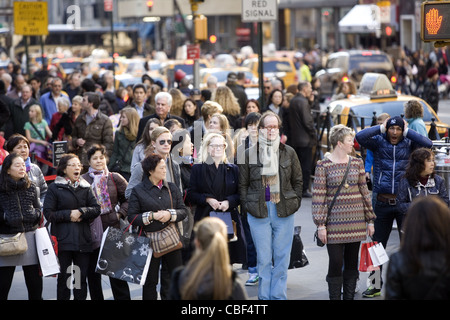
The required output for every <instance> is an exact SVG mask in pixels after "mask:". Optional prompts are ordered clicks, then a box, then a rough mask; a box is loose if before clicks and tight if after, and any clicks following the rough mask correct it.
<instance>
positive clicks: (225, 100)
mask: <svg viewBox="0 0 450 320" xmlns="http://www.w3.org/2000/svg"><path fill="white" fill-rule="evenodd" d="M212 100H214V101H216V102H217V103H218V104H220V105H221V106H222V108H223V113H224V114H226V115H231V116H236V115H239V114H240V113H241V107H240V106H239V102H238V99H237V98H236V97H235V96H234V93H233V91H231V89H230V88H228V87H227V86H220V87H217V89H216V90H215V91H214V93H213V97H212Z"/></svg>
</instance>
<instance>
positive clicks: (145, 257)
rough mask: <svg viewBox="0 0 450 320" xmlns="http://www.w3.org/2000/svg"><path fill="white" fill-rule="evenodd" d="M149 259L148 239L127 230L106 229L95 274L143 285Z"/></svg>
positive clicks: (150, 255)
mask: <svg viewBox="0 0 450 320" xmlns="http://www.w3.org/2000/svg"><path fill="white" fill-rule="evenodd" d="M151 257H152V249H151V247H150V239H149V238H147V237H144V236H140V235H138V234H135V233H130V232H128V229H126V230H121V229H118V228H113V227H108V228H107V229H106V230H105V232H104V233H103V237H102V243H101V245H100V253H99V257H98V260H97V266H96V268H95V272H97V273H100V274H104V275H107V276H109V277H111V278H116V279H120V280H124V281H127V282H131V283H136V284H139V285H144V283H145V280H146V279H147V272H148V268H149V266H150V261H151Z"/></svg>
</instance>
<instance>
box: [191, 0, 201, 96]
mask: <svg viewBox="0 0 450 320" xmlns="http://www.w3.org/2000/svg"><path fill="white" fill-rule="evenodd" d="M191 10H192V39H193V42H194V44H198V43H199V41H198V40H197V37H196V34H195V18H196V16H197V10H198V4H197V2H196V1H195V0H191ZM193 76H194V88H195V89H198V88H199V85H200V81H199V77H200V66H199V63H198V59H194V74H193Z"/></svg>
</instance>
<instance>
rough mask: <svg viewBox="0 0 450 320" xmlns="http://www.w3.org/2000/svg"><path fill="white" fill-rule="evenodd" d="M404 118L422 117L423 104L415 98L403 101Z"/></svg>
mask: <svg viewBox="0 0 450 320" xmlns="http://www.w3.org/2000/svg"><path fill="white" fill-rule="evenodd" d="M405 118H406V119H411V118H412V119H416V118H423V106H422V104H421V103H420V102H419V101H417V100H409V101H408V102H406V103H405Z"/></svg>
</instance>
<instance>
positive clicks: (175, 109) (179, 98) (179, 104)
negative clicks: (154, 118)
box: [169, 88, 186, 117]
mask: <svg viewBox="0 0 450 320" xmlns="http://www.w3.org/2000/svg"><path fill="white" fill-rule="evenodd" d="M169 93H170V95H171V96H172V107H171V108H170V113H171V114H173V115H176V116H179V117H181V113H182V111H183V103H184V100H186V96H185V95H184V94H183V93H182V92H181V91H180V90H179V89H177V88H172V89H170V90H169Z"/></svg>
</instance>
